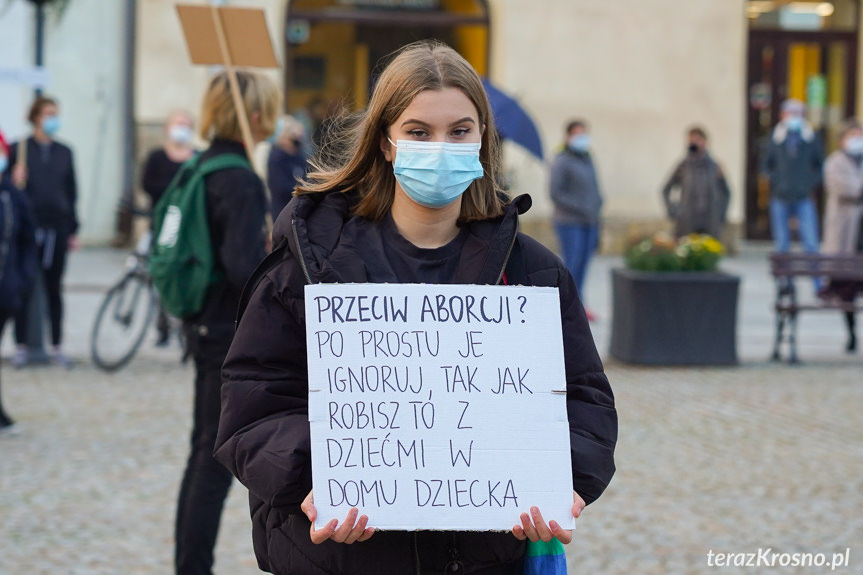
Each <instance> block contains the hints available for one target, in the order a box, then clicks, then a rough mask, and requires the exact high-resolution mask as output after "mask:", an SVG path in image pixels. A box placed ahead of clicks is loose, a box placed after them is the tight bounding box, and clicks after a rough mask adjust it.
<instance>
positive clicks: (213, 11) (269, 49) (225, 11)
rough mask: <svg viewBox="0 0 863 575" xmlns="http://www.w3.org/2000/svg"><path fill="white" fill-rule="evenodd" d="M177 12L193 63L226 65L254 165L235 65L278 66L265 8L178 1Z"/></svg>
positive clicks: (252, 146)
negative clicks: (181, 3)
mask: <svg viewBox="0 0 863 575" xmlns="http://www.w3.org/2000/svg"><path fill="white" fill-rule="evenodd" d="M177 14H178V15H179V17H180V23H181V24H182V26H183V36H184V37H185V39H186V47H187V48H188V49H189V57H190V58H191V60H192V63H193V64H199V65H209V66H216V65H218V66H224V67H225V70H226V71H227V73H228V81H229V82H230V85H231V98H232V99H233V101H234V107H235V109H236V110H237V118H238V119H239V122H240V131H241V132H242V134H243V143H244V145H245V147H246V155H247V156H248V158H249V162H250V163H251V164H252V166H254V165H255V159H254V155H253V151H254V149H255V143H254V140H253V138H252V131H251V128H250V127H249V118H248V117H247V115H246V107H245V106H244V105H243V99H242V94H241V93H240V86H239V83H238V81H237V74H236V71H235V69H234V67H235V66H248V67H257V68H276V67H278V65H279V62H278V59H277V58H276V53H275V52H274V51H273V43H272V41H271V40H270V32H269V30H268V29H267V20H266V16H265V14H264V11H263V10H262V9H260V8H233V7H224V6H212V5H211V6H207V5H203V6H200V5H199V6H194V5H178V6H177Z"/></svg>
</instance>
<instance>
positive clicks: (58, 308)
mask: <svg viewBox="0 0 863 575" xmlns="http://www.w3.org/2000/svg"><path fill="white" fill-rule="evenodd" d="M40 236H41V237H40V238H39V239H40V240H41V241H39V266H40V267H41V268H42V277H43V278H44V279H45V294H46V296H47V298H48V315H49V317H50V318H51V343H52V344H53V345H55V346H57V345H60V343H61V342H62V341H63V273H64V272H65V271H66V256H67V255H68V253H69V235H68V234H65V233H63V232H58V231H56V230H42V231H41V234H40ZM31 293H32V292H31ZM29 309H30V299H29V297H28V299H27V301H25V302H24V303H23V305H22V306H21V308H20V309H19V310H18V312H17V313H16V314H15V341H16V342H17V343H18V345H25V344H26V343H27V313H28V311H29Z"/></svg>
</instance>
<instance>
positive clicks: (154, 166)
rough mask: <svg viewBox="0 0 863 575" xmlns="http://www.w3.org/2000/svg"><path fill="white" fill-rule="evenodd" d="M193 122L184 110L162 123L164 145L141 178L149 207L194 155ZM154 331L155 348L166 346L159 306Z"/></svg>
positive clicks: (163, 317) (166, 325)
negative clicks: (155, 334) (155, 332)
mask: <svg viewBox="0 0 863 575" xmlns="http://www.w3.org/2000/svg"><path fill="white" fill-rule="evenodd" d="M194 125H195V124H194V120H193V119H192V114H190V113H189V112H186V111H185V110H176V111H174V112H173V113H171V115H170V116H168V119H167V121H166V122H165V143H164V145H163V146H162V147H160V148H156V149H154V150H151V151H150V153H149V154H148V155H147V160H146V162H145V163H144V170H143V173H142V175H141V188H143V190H144V193H146V194H147V196H149V198H150V206H151V208H155V207H156V204H157V203H159V200H160V199H162V195H163V194H164V193H165V190H167V189H168V186H169V185H170V184H171V181H173V179H174V176H176V175H177V172H179V171H180V167H181V166H182V165H183V164H184V163H185V162H186V161H187V160H189V159H191V157H192V156H194V155H195V147H194V146H193V142H192V140H193V139H194V136H195V134H194V131H193V129H194ZM156 330H157V331H158V333H159V336H158V339H157V340H156V345H158V346H163V345H167V343H168V338H169V337H170V325H169V323H168V316H167V315H166V314H165V310H164V309H163V308H162V306H161V305H160V306H159V316H158V318H157V319H156Z"/></svg>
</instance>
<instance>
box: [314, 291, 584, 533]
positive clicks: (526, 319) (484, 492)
mask: <svg viewBox="0 0 863 575" xmlns="http://www.w3.org/2000/svg"><path fill="white" fill-rule="evenodd" d="M558 298H559V296H558V290H557V289H556V288H533V287H515V286H507V287H503V286H472V285H427V284H423V285H405V284H401V285H390V284H347V285H346V284H317V285H309V286H306V291H305V305H306V328H307V333H306V335H307V343H308V367H309V421H310V425H311V440H312V481H313V486H314V492H315V506H316V508H317V510H318V517H317V520H316V525H317V527H321V526H323V525H325V524H326V523H327V522H328V521H329V520H331V519H333V518H336V519H338V520H339V521H340V522H341V521H342V520H344V518H345V516H346V515H347V513H348V511H349V510H350V508H351V507H358V508H359V509H360V512H361V514H366V515H368V516H369V526H371V527H374V528H376V529H380V530H417V529H435V530H482V531H485V530H510V529H512V526H513V525H515V524H517V523H519V515H520V514H521V513H522V512H525V511H529V509H530V507H531V506H537V507H539V509H540V510H541V511H542V513H543V517H544V518H545V519H546V521H549V520H552V519H554V520H556V521H558V522H559V523H560V524H561V525H562V526H563V527H564V528H573V527H574V519H573V517H572V512H571V507H572V470H571V462H570V452H569V424H568V422H567V413H566V395H565V387H566V377H565V370H564V360H563V340H562V332H561V321H560V302H559V299H558Z"/></svg>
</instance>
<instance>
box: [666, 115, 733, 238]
mask: <svg viewBox="0 0 863 575" xmlns="http://www.w3.org/2000/svg"><path fill="white" fill-rule="evenodd" d="M707 142H708V139H707V132H706V131H705V130H704V128H702V127H700V126H693V127H692V128H690V129H689V131H688V132H687V153H686V157H685V158H683V160H681V161H680V163H679V164H678V165H677V167H676V168H675V169H674V173H673V174H672V175H671V178H669V180H668V182H667V183H666V184H665V187H664V188H663V189H662V198H663V200H664V201H665V208H666V211H667V213H668V217H669V218H671V219H672V220H673V221H674V231H675V235H676V236H677V237H678V238H680V237H683V236H687V235H689V234H708V235H710V236H713V237H714V238H720V237H721V235H722V225H723V224H724V223H725V214H726V212H727V210H728V201H729V198H730V196H731V193H730V192H729V190H728V182H726V180H725V175H724V174H723V173H722V168H721V167H719V164H717V163H716V161H715V160H714V159H713V157H712V156H711V155H710V152H709V151H708V150H707ZM675 191H677V193H676V194H674V192H675Z"/></svg>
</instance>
